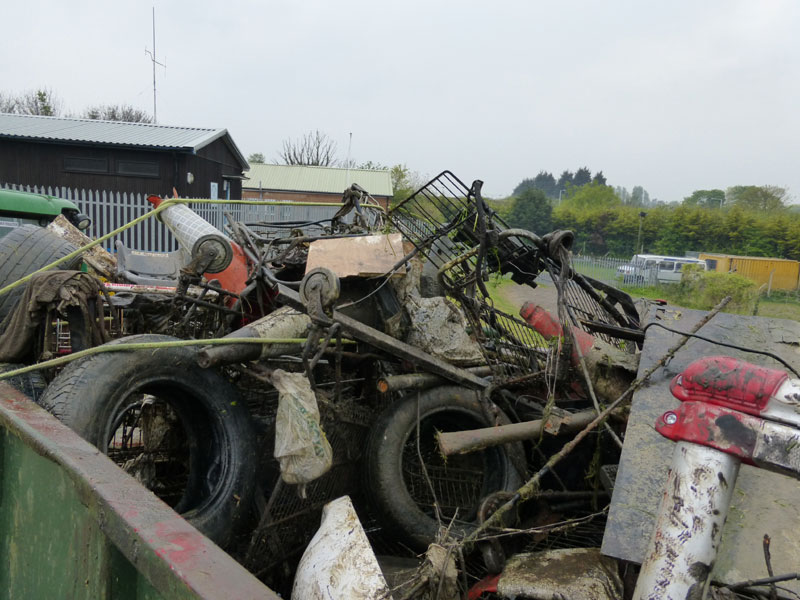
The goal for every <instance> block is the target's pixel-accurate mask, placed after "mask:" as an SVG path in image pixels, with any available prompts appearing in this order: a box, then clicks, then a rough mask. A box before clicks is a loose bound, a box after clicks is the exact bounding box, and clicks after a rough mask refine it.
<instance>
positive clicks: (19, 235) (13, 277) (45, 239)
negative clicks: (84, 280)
mask: <svg viewBox="0 0 800 600" xmlns="http://www.w3.org/2000/svg"><path fill="white" fill-rule="evenodd" d="M77 249H78V247H77V246H76V245H75V244H73V243H71V242H68V241H66V240H64V239H62V238H60V237H59V236H58V235H56V234H55V233H53V232H52V231H50V230H49V229H45V228H43V227H37V226H36V225H23V226H21V227H17V228H16V229H14V230H13V231H11V232H10V233H9V234H8V235H6V236H5V237H3V238H0V288H3V287H5V286H7V285H9V284H11V283H14V282H15V281H17V280H18V279H20V278H21V277H24V276H25V275H29V274H31V273H33V272H34V271H38V270H39V269H41V268H42V267H44V266H47V265H49V264H50V263H51V262H53V261H54V260H57V259H59V258H62V257H64V256H66V255H67V254H69V253H70V252H74V251H75V250H77ZM80 260H81V259H80V257H78V258H76V259H75V260H74V261H69V263H65V264H63V265H59V266H58V267H57V268H59V269H72V268H74V267H75V266H76V265H77V264H80ZM24 289H25V286H20V287H18V288H14V289H13V290H11V291H10V292H7V293H5V294H3V295H2V296H0V321H2V320H3V319H5V318H6V316H7V315H8V314H9V313H10V312H11V311H12V309H13V308H14V305H15V304H16V303H17V300H19V298H20V296H22V292H23V291H24Z"/></svg>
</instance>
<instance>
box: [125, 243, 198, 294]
mask: <svg viewBox="0 0 800 600" xmlns="http://www.w3.org/2000/svg"><path fill="white" fill-rule="evenodd" d="M114 246H115V247H116V249H117V275H119V276H120V277H122V278H123V279H125V280H127V281H129V282H131V283H135V284H138V285H172V284H177V283H178V277H179V275H180V269H181V267H183V266H184V264H185V261H184V255H183V252H182V251H181V250H175V251H174V252H144V251H142V250H131V249H130V248H128V247H126V246H125V244H123V243H122V242H121V241H117V242H116V243H115V244H114Z"/></svg>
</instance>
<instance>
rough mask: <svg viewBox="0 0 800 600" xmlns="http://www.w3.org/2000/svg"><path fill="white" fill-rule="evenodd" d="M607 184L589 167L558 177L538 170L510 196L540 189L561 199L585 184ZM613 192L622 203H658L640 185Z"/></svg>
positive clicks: (636, 204) (641, 204) (598, 172)
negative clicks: (630, 189) (629, 189)
mask: <svg viewBox="0 0 800 600" xmlns="http://www.w3.org/2000/svg"><path fill="white" fill-rule="evenodd" d="M589 184H596V185H602V186H605V185H607V180H606V176H605V175H603V172H602V171H597V172H596V173H595V174H594V175H592V172H591V171H590V170H589V167H581V168H579V169H577V170H576V171H575V172H574V173H573V172H572V171H569V170H565V171H562V172H561V175H559V177H558V179H556V178H555V177H554V176H553V174H552V173H550V172H548V171H539V174H538V175H536V177H533V178H529V179H523V180H522V181H521V182H520V183H519V185H517V187H515V188H514V191H513V192H512V194H511V195H512V196H514V197H520V196H521V195H522V194H523V193H525V192H526V191H527V190H540V191H541V192H543V193H544V195H545V196H546V197H548V198H550V199H552V200H559V201H560V200H562V199H563V198H564V196H565V195H567V196H568V195H570V194H574V193H575V189H574V188H580V187H583V186H585V185H589ZM614 193H616V195H617V196H618V197H619V199H620V200H621V201H622V203H623V204H630V205H631V206H651V205H654V204H658V201H657V200H651V199H650V194H648V193H647V190H646V189H644V188H643V187H642V186H640V185H637V186H634V188H633V190H632V191H628V189H627V188H624V187H619V186H618V187H615V188H614Z"/></svg>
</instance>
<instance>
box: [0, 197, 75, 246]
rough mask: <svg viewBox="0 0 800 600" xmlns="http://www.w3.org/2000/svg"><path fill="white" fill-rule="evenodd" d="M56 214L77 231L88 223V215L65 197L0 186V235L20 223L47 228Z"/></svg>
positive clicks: (8, 231) (20, 224)
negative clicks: (82, 212) (7, 188)
mask: <svg viewBox="0 0 800 600" xmlns="http://www.w3.org/2000/svg"><path fill="white" fill-rule="evenodd" d="M58 215H64V216H65V217H66V218H67V220H69V221H70V222H71V223H72V224H73V225H75V227H77V228H78V229H81V230H83V229H86V228H87V227H89V225H91V220H90V219H89V217H88V216H86V215H84V214H81V213H80V212H79V210H78V207H77V206H76V205H75V204H74V203H73V202H70V201H69V200H64V199H62V198H56V197H54V196H46V195H44V194H31V193H28V192H18V191H15V190H2V189H0V238H1V237H3V236H5V235H7V234H8V233H10V232H11V231H13V230H14V229H16V228H17V227H20V226H22V225H38V226H39V227H47V225H48V224H49V223H50V222H51V221H52V220H53V219H55V218H56V217H57V216H58Z"/></svg>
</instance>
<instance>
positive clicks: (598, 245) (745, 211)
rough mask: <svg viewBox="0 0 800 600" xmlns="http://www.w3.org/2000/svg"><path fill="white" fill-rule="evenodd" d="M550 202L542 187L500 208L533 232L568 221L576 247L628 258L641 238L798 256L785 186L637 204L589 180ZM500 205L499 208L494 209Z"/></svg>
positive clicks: (679, 246)
mask: <svg viewBox="0 0 800 600" xmlns="http://www.w3.org/2000/svg"><path fill="white" fill-rule="evenodd" d="M562 200H563V201H562V202H561V203H560V204H558V205H557V206H554V205H553V203H552V201H551V200H550V199H548V198H547V196H546V195H545V194H544V193H543V192H542V191H541V190H536V189H533V190H527V191H525V192H523V193H522V194H521V195H520V196H519V197H517V198H516V199H515V200H514V201H513V203H511V204H510V207H509V208H508V209H507V210H506V211H505V214H504V216H505V217H506V218H507V220H508V221H509V222H510V224H511V225H512V226H515V227H524V228H526V229H529V230H532V231H534V232H536V233H538V234H540V235H541V234H544V233H547V232H548V231H551V230H554V229H571V230H572V231H574V232H575V236H576V250H577V251H578V252H582V253H586V254H593V255H606V254H609V255H612V256H617V257H621V258H629V257H630V256H631V255H632V254H634V253H636V252H637V251H638V249H637V248H636V246H637V240H639V231H640V227H641V240H640V243H641V245H642V246H643V247H644V250H645V252H652V253H656V254H676V255H683V254H684V253H685V252H686V251H704V252H719V253H725V254H741V255H747V256H774V257H778V258H789V259H793V260H800V213H798V212H794V211H792V210H790V208H789V207H788V206H787V201H788V193H787V191H786V190H785V189H783V188H778V187H775V186H734V187H731V188H728V189H727V190H726V191H722V190H697V191H695V192H694V193H693V194H691V195H690V196H688V197H687V198H685V199H684V201H683V202H682V203H680V204H677V203H675V204H670V205H663V204H662V205H659V206H654V207H651V208H649V209H648V210H647V211H642V210H641V207H639V206H633V205H630V204H624V203H623V202H622V199H621V198H620V197H619V196H618V195H617V193H616V192H615V190H614V189H612V188H611V187H609V186H605V185H600V184H597V183H591V184H588V185H585V186H583V187H581V188H579V189H574V190H573V192H572V193H571V194H570V195H569V196H568V197H567V198H566V199H562ZM501 212H502V211H501Z"/></svg>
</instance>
